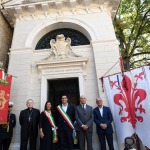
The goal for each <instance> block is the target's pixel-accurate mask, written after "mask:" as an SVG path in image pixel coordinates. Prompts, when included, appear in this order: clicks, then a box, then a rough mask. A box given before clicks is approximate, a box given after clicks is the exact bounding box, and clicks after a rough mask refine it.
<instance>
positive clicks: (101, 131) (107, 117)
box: [93, 106, 113, 134]
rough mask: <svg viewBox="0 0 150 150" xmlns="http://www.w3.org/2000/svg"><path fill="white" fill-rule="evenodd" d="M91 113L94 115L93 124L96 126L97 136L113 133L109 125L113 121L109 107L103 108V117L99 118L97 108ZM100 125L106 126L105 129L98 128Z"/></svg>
mask: <svg viewBox="0 0 150 150" xmlns="http://www.w3.org/2000/svg"><path fill="white" fill-rule="evenodd" d="M93 113H94V122H95V124H96V129H97V134H104V133H106V134H112V133H113V129H112V125H111V123H112V121H113V118H112V113H111V111H110V109H109V107H106V106H103V117H102V116H101V114H100V111H99V108H98V107H96V108H95V109H94V110H93ZM101 123H105V124H107V128H106V129H102V128H101V127H100V124H101Z"/></svg>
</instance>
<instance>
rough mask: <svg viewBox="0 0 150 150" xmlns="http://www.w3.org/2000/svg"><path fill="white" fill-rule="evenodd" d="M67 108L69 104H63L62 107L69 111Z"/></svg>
mask: <svg viewBox="0 0 150 150" xmlns="http://www.w3.org/2000/svg"><path fill="white" fill-rule="evenodd" d="M67 108H68V104H67V105H63V104H62V109H63V110H64V111H65V112H66V111H67Z"/></svg>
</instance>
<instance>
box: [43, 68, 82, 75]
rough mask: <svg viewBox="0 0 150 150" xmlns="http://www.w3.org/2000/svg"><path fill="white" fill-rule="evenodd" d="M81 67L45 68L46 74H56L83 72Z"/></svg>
mask: <svg viewBox="0 0 150 150" xmlns="http://www.w3.org/2000/svg"><path fill="white" fill-rule="evenodd" d="M81 71H82V70H81V68H64V69H49V70H45V71H44V74H55V73H69V72H70V73H72V72H81Z"/></svg>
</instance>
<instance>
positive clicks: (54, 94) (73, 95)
mask: <svg viewBox="0 0 150 150" xmlns="http://www.w3.org/2000/svg"><path fill="white" fill-rule="evenodd" d="M64 94H65V95H67V96H68V100H69V101H68V102H69V103H72V104H74V105H75V106H77V105H78V104H79V97H80V93H79V81H78V78H67V79H66V78H65V79H64V78H63V79H53V80H48V101H50V102H51V103H52V105H53V106H54V107H55V106H57V105H59V104H60V103H61V96H62V95H64Z"/></svg>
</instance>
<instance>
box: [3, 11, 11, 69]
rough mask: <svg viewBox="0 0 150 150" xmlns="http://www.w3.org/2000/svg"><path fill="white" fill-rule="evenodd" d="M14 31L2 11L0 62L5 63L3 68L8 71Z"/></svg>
mask: <svg viewBox="0 0 150 150" xmlns="http://www.w3.org/2000/svg"><path fill="white" fill-rule="evenodd" d="M12 35H13V29H12V28H11V27H10V25H9V23H8V22H7V21H6V19H5V18H4V17H3V14H2V13H1V11H0V62H2V63H3V68H4V69H5V70H7V67H8V59H9V56H8V53H9V48H10V47H11V42H12Z"/></svg>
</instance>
